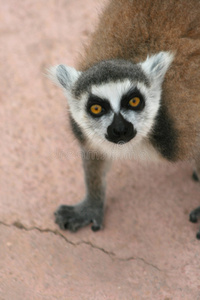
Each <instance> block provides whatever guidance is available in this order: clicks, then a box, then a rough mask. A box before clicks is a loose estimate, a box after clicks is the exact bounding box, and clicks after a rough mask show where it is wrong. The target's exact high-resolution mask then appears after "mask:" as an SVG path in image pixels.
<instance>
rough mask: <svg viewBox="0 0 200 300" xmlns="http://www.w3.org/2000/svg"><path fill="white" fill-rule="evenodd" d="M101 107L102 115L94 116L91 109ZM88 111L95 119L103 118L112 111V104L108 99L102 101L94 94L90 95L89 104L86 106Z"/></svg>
mask: <svg viewBox="0 0 200 300" xmlns="http://www.w3.org/2000/svg"><path fill="white" fill-rule="evenodd" d="M95 104H96V105H100V106H101V107H102V111H101V113H100V114H98V115H94V114H93V113H92V112H91V110H90V108H91V107H92V106H93V105H95ZM86 110H87V112H88V113H89V114H90V115H92V116H93V117H95V118H99V117H101V116H102V115H104V114H106V113H108V112H109V111H110V110H111V107H110V103H109V102H108V100H107V99H102V98H100V97H98V96H96V95H93V94H90V96H89V98H88V102H87V104H86Z"/></svg>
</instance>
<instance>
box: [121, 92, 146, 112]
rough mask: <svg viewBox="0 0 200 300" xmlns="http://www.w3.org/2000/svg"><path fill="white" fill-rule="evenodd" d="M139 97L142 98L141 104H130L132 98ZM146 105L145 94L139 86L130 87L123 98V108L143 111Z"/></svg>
mask: <svg viewBox="0 0 200 300" xmlns="http://www.w3.org/2000/svg"><path fill="white" fill-rule="evenodd" d="M135 97H138V98H139V99H140V104H139V105H138V106H137V107H132V106H130V104H129V102H130V100H131V99H133V98H135ZM144 107H145V101H144V97H143V95H142V94H141V93H140V91H139V90H138V89H137V88H132V89H130V90H129V91H128V92H127V93H126V94H124V95H123V96H122V98H121V109H126V110H127V109H129V110H134V111H141V110H143V108H144Z"/></svg>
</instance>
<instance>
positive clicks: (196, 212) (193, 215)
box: [190, 206, 200, 240]
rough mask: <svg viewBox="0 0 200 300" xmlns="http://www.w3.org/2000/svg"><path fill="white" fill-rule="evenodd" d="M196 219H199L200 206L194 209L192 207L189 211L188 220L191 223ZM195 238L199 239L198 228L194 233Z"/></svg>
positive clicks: (196, 220)
mask: <svg viewBox="0 0 200 300" xmlns="http://www.w3.org/2000/svg"><path fill="white" fill-rule="evenodd" d="M198 220H200V206H199V207H197V208H196V209H194V210H193V211H192V212H191V213H190V222H192V223H197V222H198ZM196 237H197V239H198V240H200V229H199V231H198V232H197V235H196Z"/></svg>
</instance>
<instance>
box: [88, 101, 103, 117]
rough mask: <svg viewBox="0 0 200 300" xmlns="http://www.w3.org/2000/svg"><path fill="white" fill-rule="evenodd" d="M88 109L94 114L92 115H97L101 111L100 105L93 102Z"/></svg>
mask: <svg viewBox="0 0 200 300" xmlns="http://www.w3.org/2000/svg"><path fill="white" fill-rule="evenodd" d="M90 111H91V112H92V113H93V114H94V115H98V114H100V113H101V112H102V106H101V105H99V104H94V105H92V106H91V107H90Z"/></svg>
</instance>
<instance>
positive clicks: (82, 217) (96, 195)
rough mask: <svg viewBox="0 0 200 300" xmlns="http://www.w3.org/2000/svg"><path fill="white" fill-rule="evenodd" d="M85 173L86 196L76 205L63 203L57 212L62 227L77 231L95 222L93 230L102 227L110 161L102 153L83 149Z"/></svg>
mask: <svg viewBox="0 0 200 300" xmlns="http://www.w3.org/2000/svg"><path fill="white" fill-rule="evenodd" d="M82 160H83V168H84V174H85V185H86V196H85V199H84V200H83V201H81V202H80V203H78V204H76V205H74V206H68V205H61V206H60V207H59V208H58V209H57V211H56V212H55V217H56V223H57V224H58V225H59V226H60V228H61V229H69V230H70V231H73V232H75V231H76V230H78V229H79V228H81V227H83V226H86V225H88V224H89V223H91V222H92V223H93V225H92V230H93V231H97V230H99V229H101V228H102V223H103V215H104V201H105V191H106V174H107V171H108V166H109V165H110V161H109V160H107V159H106V158H104V157H101V156H100V155H98V154H96V153H93V152H89V151H87V150H85V149H83V151H82Z"/></svg>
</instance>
